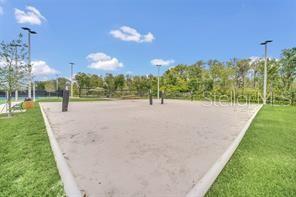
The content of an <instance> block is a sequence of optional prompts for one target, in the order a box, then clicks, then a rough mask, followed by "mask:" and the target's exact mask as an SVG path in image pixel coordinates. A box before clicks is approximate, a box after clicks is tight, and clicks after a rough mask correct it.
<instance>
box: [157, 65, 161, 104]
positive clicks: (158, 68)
mask: <svg viewBox="0 0 296 197" xmlns="http://www.w3.org/2000/svg"><path fill="white" fill-rule="evenodd" d="M156 67H157V99H159V70H160V67H161V65H156Z"/></svg>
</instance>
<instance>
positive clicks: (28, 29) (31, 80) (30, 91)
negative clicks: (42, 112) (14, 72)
mask: <svg viewBox="0 0 296 197" xmlns="http://www.w3.org/2000/svg"><path fill="white" fill-rule="evenodd" d="M22 29H23V30H25V31H27V32H28V67H29V87H28V97H29V98H32V82H33V79H32V65H31V34H37V32H35V31H32V30H31V29H30V28H28V27H22ZM33 95H34V100H35V88H34V93H33Z"/></svg>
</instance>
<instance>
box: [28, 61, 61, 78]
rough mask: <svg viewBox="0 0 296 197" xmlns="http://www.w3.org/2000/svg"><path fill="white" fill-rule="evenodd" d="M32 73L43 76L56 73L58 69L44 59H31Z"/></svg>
mask: <svg viewBox="0 0 296 197" xmlns="http://www.w3.org/2000/svg"><path fill="white" fill-rule="evenodd" d="M32 73H33V75H34V76H45V75H53V74H57V73H58V71H57V70H55V69H53V68H51V67H50V66H49V65H48V64H47V63H46V62H45V61H42V60H36V61H32Z"/></svg>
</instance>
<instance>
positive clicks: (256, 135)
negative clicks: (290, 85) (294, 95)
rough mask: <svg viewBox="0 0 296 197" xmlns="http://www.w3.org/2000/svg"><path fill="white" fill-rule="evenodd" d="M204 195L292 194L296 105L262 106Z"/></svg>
mask: <svg viewBox="0 0 296 197" xmlns="http://www.w3.org/2000/svg"><path fill="white" fill-rule="evenodd" d="M206 196H208V197H209V196H219V197H220V196H227V197H229V196H235V197H237V196H252V197H254V196H296V107H291V106H289V107H285V106H264V107H263V108H262V110H261V111H260V112H259V113H258V115H257V117H256V118H255V120H254V121H253V123H252V125H251V126H250V128H249V129H248V131H247V133H246V135H245V137H244V138H243V140H242V142H241V144H240V145H239V147H238V149H237V150H236V152H235V153H234V155H233V156H232V158H231V160H230V161H229V162H228V164H227V165H226V167H225V168H224V169H223V171H222V172H221V174H220V175H219V177H218V178H217V180H216V181H215V183H214V184H213V186H212V187H211V189H210V190H209V191H208V193H207V195H206Z"/></svg>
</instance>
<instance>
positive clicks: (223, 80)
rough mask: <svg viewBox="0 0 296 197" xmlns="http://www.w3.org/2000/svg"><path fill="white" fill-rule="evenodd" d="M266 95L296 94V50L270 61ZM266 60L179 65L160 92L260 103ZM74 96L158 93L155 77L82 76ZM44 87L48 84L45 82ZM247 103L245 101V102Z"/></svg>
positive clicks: (163, 81)
mask: <svg viewBox="0 0 296 197" xmlns="http://www.w3.org/2000/svg"><path fill="white" fill-rule="evenodd" d="M267 71H268V80H267V84H268V85H267V90H268V91H267V93H268V97H269V100H271V102H272V101H273V100H280V99H282V100H286V101H288V100H291V99H292V102H293V98H294V97H293V96H294V95H295V91H296V81H295V77H296V48H291V49H285V50H283V51H282V54H281V58H279V59H274V58H268V64H267ZM263 75H264V59H263V58H258V57H253V58H248V59H237V58H233V59H231V60H229V61H225V62H222V61H219V60H209V61H207V62H205V61H202V60H199V61H197V62H196V63H194V64H192V65H186V64H179V65H176V66H174V67H171V68H168V69H167V70H166V71H165V72H164V73H163V74H162V75H161V76H160V90H162V91H164V92H165V94H166V95H167V96H171V97H174V96H177V95H183V96H186V95H187V96H194V97H195V98H198V99H204V98H205V97H206V96H208V97H209V96H210V97H213V96H221V95H230V94H235V95H236V96H237V97H238V96H241V98H243V97H242V96H249V97H250V98H251V99H253V100H258V99H260V97H261V96H262V94H261V93H262V91H263V90H262V89H263ZM75 82H76V83H75V84H74V94H75V95H77V96H96V95H100V94H104V95H107V96H112V95H114V94H115V93H116V92H122V93H126V94H129V93H130V94H131V92H133V93H134V94H137V95H139V96H143V95H145V94H147V92H148V91H149V90H152V92H153V93H154V94H156V93H157V76H155V75H152V74H150V75H123V74H119V75H113V74H106V75H105V76H100V75H96V74H87V73H82V72H79V73H77V74H76V75H75ZM44 83H45V84H46V83H48V82H44ZM52 83H55V82H54V81H53V82H52ZM243 99H244V98H243Z"/></svg>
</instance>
